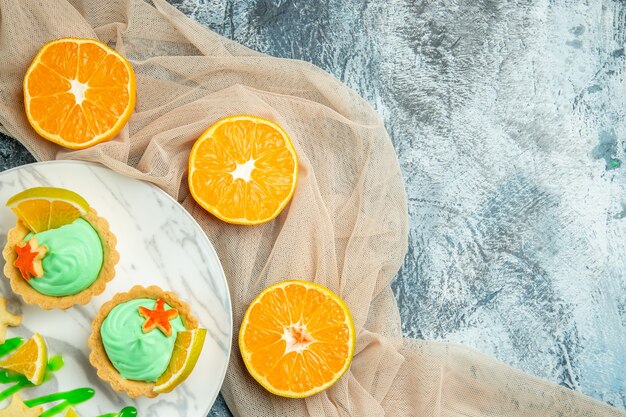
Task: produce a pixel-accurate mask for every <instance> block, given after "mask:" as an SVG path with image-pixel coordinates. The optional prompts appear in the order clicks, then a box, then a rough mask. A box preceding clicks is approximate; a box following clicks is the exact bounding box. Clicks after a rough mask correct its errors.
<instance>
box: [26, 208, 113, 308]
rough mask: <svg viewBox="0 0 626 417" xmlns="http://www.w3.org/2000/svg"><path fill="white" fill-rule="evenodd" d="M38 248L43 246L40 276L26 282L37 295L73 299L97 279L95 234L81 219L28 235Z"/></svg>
mask: <svg viewBox="0 0 626 417" xmlns="http://www.w3.org/2000/svg"><path fill="white" fill-rule="evenodd" d="M33 236H34V237H35V238H37V242H39V245H40V246H47V247H48V251H47V252H46V256H45V257H44V258H43V261H42V264H43V270H44V274H43V276H42V277H40V278H32V279H30V280H28V281H27V282H28V283H29V284H30V285H31V286H32V287H33V288H34V289H35V290H37V291H38V292H40V293H42V294H45V295H51V296H57V297H60V296H64V295H73V294H77V293H79V292H81V291H83V290H84V289H86V288H89V286H90V285H91V284H93V282H94V281H95V280H96V278H98V275H99V274H100V269H101V268H102V261H103V258H104V255H103V251H102V242H101V241H100V237H99V236H98V232H96V231H95V230H94V228H93V227H92V226H91V225H90V224H89V222H87V221H86V220H84V219H77V220H75V221H74V222H73V223H70V224H66V225H65V226H61V227H59V228H57V229H51V230H46V231H45V232H41V233H35V234H32V233H31V234H29V235H28V236H26V237H25V238H24V241H28V239H30V238H31V237H33Z"/></svg>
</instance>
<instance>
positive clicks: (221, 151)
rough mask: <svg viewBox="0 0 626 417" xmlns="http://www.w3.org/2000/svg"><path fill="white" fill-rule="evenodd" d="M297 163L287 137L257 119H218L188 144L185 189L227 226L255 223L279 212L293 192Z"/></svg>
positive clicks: (266, 121) (269, 124)
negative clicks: (188, 154)
mask: <svg viewBox="0 0 626 417" xmlns="http://www.w3.org/2000/svg"><path fill="white" fill-rule="evenodd" d="M297 179H298V159H297V156H296V151H295V149H294V147H293V144H292V143H291V140H290V139H289V136H288V135H287V133H286V132H285V131H284V130H283V129H282V128H281V127H280V126H279V125H277V124H276V123H274V122H272V121H270V120H266V119H263V118H261V117H257V116H249V115H238V116H230V117H227V118H225V119H221V120H219V121H218V122H216V123H215V124H214V125H213V126H211V127H210V128H208V129H207V130H206V131H205V132H204V133H203V134H202V135H201V136H200V138H198V140H197V141H196V143H195V144H194V145H193V148H192V150H191V154H190V156H189V189H190V191H191V195H192V196H193V198H194V199H195V200H196V201H197V202H198V204H200V205H201V206H202V207H203V208H204V209H206V210H207V211H209V212H210V213H212V214H213V215H215V216H216V217H218V218H219V219H222V220H224V221H225V222H228V223H234V224H244V225H255V224H260V223H265V222H268V221H270V220H272V219H274V218H275V217H276V216H278V215H279V214H280V212H281V211H282V210H283V208H284V207H285V206H286V205H287V203H288V202H289V200H291V197H292V196H293V193H294V191H295V188H296V183H297Z"/></svg>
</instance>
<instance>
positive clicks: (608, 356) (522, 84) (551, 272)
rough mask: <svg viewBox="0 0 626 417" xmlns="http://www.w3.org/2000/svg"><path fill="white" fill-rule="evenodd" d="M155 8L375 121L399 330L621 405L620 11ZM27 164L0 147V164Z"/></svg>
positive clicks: (625, 307)
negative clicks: (405, 244) (403, 191)
mask: <svg viewBox="0 0 626 417" xmlns="http://www.w3.org/2000/svg"><path fill="white" fill-rule="evenodd" d="M170 2H171V3H172V4H174V5H175V6H176V7H177V8H179V9H180V10H181V11H183V12H184V13H186V14H187V15H189V16H191V17H192V18H193V19H196V20H197V21H199V22H201V23H203V24H205V25H207V26H208V27H210V28H211V29H213V30H214V31H216V32H218V33H220V34H222V35H224V36H226V37H228V38H231V39H234V40H236V41H238V42H241V43H242V44H244V45H246V46H249V47H251V48H253V49H256V50H259V51H262V52H266V53H269V54H272V55H276V56H281V57H289V58H296V59H303V60H306V61H310V62H312V63H314V64H316V65H318V66H320V67H322V68H323V69H325V70H327V71H328V72H330V73H332V74H333V75H335V76H336V77H337V78H339V79H340V80H342V81H343V82H345V83H346V84H348V85H349V86H350V87H352V88H354V89H355V90H356V91H358V92H359V93H360V94H361V95H362V96H363V97H365V98H366V99H367V100H368V101H369V102H370V103H371V104H372V106H373V107H374V108H376V110H377V111H378V112H379V113H380V114H381V116H382V117H383V119H384V120H385V124H386V126H387V128H388V130H389V133H390V135H391V137H392V139H393V142H394V145H395V148H396V150H397V152H398V158H399V159H400V163H401V165H402V169H403V172H404V175H405V180H406V188H407V192H408V195H409V212H410V218H411V229H410V250H409V253H408V255H407V257H406V261H405V263H404V266H403V268H402V270H401V271H400V273H399V275H398V277H397V279H396V280H395V282H394V285H393V288H394V292H395V294H396V297H397V299H398V303H399V306H400V310H401V314H402V319H403V330H404V333H405V334H406V335H407V336H411V337H417V338H426V339H437V340H447V341H453V342H459V343H463V344H466V345H469V346H472V347H475V348H477V349H479V350H481V351H482V352H485V353H487V354H490V355H493V356H495V357H497V358H499V359H500V360H502V361H504V362H506V363H509V364H511V365H513V366H515V367H517V368H520V369H522V370H524V371H526V372H529V373H531V374H534V375H537V376H540V377H543V378H546V379H548V380H551V381H554V382H556V383H559V384H561V385H564V386H566V387H569V388H572V389H576V390H579V391H581V392H583V393H585V394H587V395H591V396H593V397H595V398H597V399H599V400H601V401H605V402H606V403H608V404H611V405H613V406H616V407H618V408H621V409H626V258H625V257H624V253H625V248H626V245H625V242H626V176H625V172H624V167H623V166H622V165H623V163H624V162H625V161H626V155H625V152H626V150H625V142H626V124H625V120H626V80H625V75H626V74H625V65H626V58H625V55H624V46H625V42H626V30H625V26H626V3H624V2H622V1H600V0H597V1H596V0H591V1H586V2H582V1H581V2H576V1H567V0H552V1H550V2H548V1H547V0H546V1H538V0H537V1H488V0H481V1H475V0H448V1H437V2H434V1H433V2H429V1H410V0H355V1H351V2H347V1H339V0H310V1H284V0H241V1H234V0H170ZM31 161H32V157H30V156H29V155H28V154H27V152H26V151H25V150H24V149H23V148H22V147H21V146H20V145H18V144H17V143H16V142H15V141H13V140H12V139H9V138H6V137H3V138H0V169H6V168H9V167H12V166H16V165H20V164H23V163H26V162H31ZM211 415H212V416H225V415H229V413H228V411H227V409H226V407H225V405H224V403H223V400H222V399H221V398H220V399H219V400H218V402H217V403H216V405H215V406H214V408H213V410H212V412H211Z"/></svg>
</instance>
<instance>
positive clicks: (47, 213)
mask: <svg viewBox="0 0 626 417" xmlns="http://www.w3.org/2000/svg"><path fill="white" fill-rule="evenodd" d="M6 205H7V207H9V208H10V209H11V210H13V212H14V213H15V214H16V215H17V217H18V218H19V219H20V220H21V221H22V223H24V225H25V226H26V227H28V228H29V229H30V230H31V231H33V232H35V233H39V232H43V231H45V230H50V229H56V228H57V227H61V226H63V225H66V224H70V223H72V222H73V221H74V220H76V219H78V218H79V217H80V216H84V215H85V214H87V212H88V211H89V203H87V201H86V200H85V199H84V198H83V197H81V196H80V195H78V194H76V193H75V192H74V191H70V190H66V189H64V188H54V187H35V188H29V189H28V190H24V191H22V192H20V193H18V194H15V195H14V196H13V197H11V198H9V200H8V201H7V204H6Z"/></svg>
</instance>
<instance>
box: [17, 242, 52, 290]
mask: <svg viewBox="0 0 626 417" xmlns="http://www.w3.org/2000/svg"><path fill="white" fill-rule="evenodd" d="M14 249H15V253H16V254H17V259H15V262H13V266H14V267H16V268H17V269H19V271H20V273H21V274H22V277H23V278H24V279H25V280H26V281H28V280H30V279H31V278H32V277H36V278H41V277H42V276H43V272H44V271H43V265H42V263H41V260H42V259H43V258H44V256H46V252H47V251H48V248H47V247H46V246H39V242H37V239H36V238H34V237H31V238H30V240H29V241H28V242H20V243H18V244H17V245H15V248H14Z"/></svg>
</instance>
